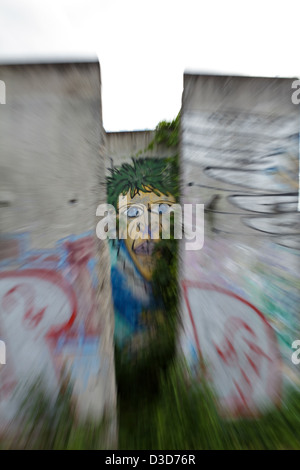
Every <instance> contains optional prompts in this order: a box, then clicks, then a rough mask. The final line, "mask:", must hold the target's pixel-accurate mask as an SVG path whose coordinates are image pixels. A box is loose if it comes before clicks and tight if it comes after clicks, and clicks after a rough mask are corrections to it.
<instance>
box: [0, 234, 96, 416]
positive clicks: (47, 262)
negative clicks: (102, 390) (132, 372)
mask: <svg viewBox="0 0 300 470" xmlns="http://www.w3.org/2000/svg"><path fill="white" fill-rule="evenodd" d="M8 240H12V242H13V243H14V244H16V243H17V241H18V240H19V242H20V243H19V247H18V250H16V251H15V252H17V253H18V255H19V256H18V257H17V258H13V257H12V256H11V252H8V257H7V259H5V257H4V255H3V256H2V269H3V270H2V271H0V334H1V338H3V339H4V340H5V344H6V347H7V363H6V365H5V366H1V369H0V409H1V416H5V417H6V418H7V420H8V421H9V420H10V419H12V418H13V416H14V413H15V412H16V410H17V406H18V405H17V400H14V399H12V396H13V394H14V393H15V392H17V390H18V388H19V387H22V386H24V385H25V384H27V385H32V383H33V382H34V381H35V380H36V379H37V378H39V377H40V376H41V375H42V376H43V378H44V380H45V381H46V383H47V388H48V390H50V391H51V393H53V394H57V392H58V390H59V386H58V384H59V379H61V378H62V377H63V376H62V374H64V378H66V377H68V379H71V382H72V385H74V387H75V388H76V391H77V392H78V393H80V392H81V391H85V390H86V389H87V388H88V387H89V386H93V384H94V382H95V378H97V376H98V374H99V371H100V351H99V345H100V336H101V325H100V320H99V315H98V313H97V308H96V287H97V275H96V271H95V266H96V265H95V249H96V247H95V240H94V238H93V234H92V233H90V232H89V233H86V234H82V235H80V236H70V237H67V238H65V239H63V240H59V241H58V242H57V244H56V247H55V248H54V249H52V250H39V251H33V250H30V249H29V246H28V242H29V237H28V235H27V234H23V236H18V237H16V236H11V237H10V235H9V234H6V235H5V236H4V237H1V239H0V246H1V243H2V241H4V242H5V244H6V245H7V243H8ZM2 412H3V414H2Z"/></svg>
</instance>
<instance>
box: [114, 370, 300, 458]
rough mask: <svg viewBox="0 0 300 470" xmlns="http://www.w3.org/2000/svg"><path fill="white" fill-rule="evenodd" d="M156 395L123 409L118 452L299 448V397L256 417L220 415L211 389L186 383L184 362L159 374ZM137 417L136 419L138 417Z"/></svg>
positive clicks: (291, 395)
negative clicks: (232, 418)
mask: <svg viewBox="0 0 300 470" xmlns="http://www.w3.org/2000/svg"><path fill="white" fill-rule="evenodd" d="M159 388H160V394H159V395H157V396H156V397H155V398H154V399H153V400H144V401H143V402H142V403H141V404H138V405H137V406H136V408H135V410H132V409H129V408H127V409H125V408H124V409H123V410H122V413H121V419H120V429H119V449H121V450H128V449H136V450H141V449H145V450H166V449H167V450H191V451H193V450H223V449H224V450H255V449H257V450H273V449H279V450H282V449H291V450H292V449H300V393H299V391H298V392H297V391H294V392H291V393H290V395H289V396H287V397H285V403H286V405H283V406H282V408H281V409H272V410H269V411H268V412H266V414H264V415H263V416H261V417H260V418H257V419H253V418H252V419H240V420H229V419H227V420H226V419H224V418H221V417H220V414H219V412H218V409H217V406H216V399H215V396H214V393H213V391H212V390H211V389H210V388H209V386H208V385H207V384H206V383H205V382H204V381H203V382H202V383H201V384H200V383H199V382H196V381H193V380H190V379H187V372H186V367H185V365H184V364H178V363H177V364H174V365H172V366H171V367H170V368H169V370H168V374H161V375H160V383H159ZM137 417H138V419H137Z"/></svg>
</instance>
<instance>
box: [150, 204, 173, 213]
mask: <svg viewBox="0 0 300 470" xmlns="http://www.w3.org/2000/svg"><path fill="white" fill-rule="evenodd" d="M169 209H170V206H169V204H158V206H157V207H153V209H152V212H154V213H155V214H166V213H167V212H169Z"/></svg>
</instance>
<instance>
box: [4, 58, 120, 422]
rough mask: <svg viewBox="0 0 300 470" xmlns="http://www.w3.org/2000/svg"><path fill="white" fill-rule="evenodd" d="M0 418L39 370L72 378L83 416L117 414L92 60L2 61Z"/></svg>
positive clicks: (53, 383)
mask: <svg viewBox="0 0 300 470" xmlns="http://www.w3.org/2000/svg"><path fill="white" fill-rule="evenodd" d="M0 78H1V80H3V81H4V82H5V84H6V104H5V105H1V106H0V150H1V152H0V339H1V340H2V341H4V342H5V345H6V364H5V365H0V422H1V426H2V425H4V424H5V423H7V422H9V421H10V420H12V419H13V418H14V416H15V412H16V410H17V409H18V406H19V402H20V399H22V398H23V397H24V394H25V393H26V387H27V386H30V385H32V384H34V382H35V380H36V379H37V378H38V377H39V376H40V375H41V374H42V376H43V380H44V384H45V388H46V391H47V392H48V393H49V395H50V396H54V397H55V396H56V395H57V393H58V391H59V384H60V383H61V382H60V381H61V378H62V376H63V377H68V378H69V379H70V380H71V382H72V383H73V385H74V399H76V404H77V412H78V413H79V415H80V416H81V417H86V416H93V417H95V418H101V416H102V415H103V412H104V411H105V410H106V411H112V410H114V406H115V399H116V394H115V377H114V355H113V315H112V304H111V291H110V272H109V252H108V247H107V246H106V244H105V243H104V242H103V241H100V240H98V238H97V237H96V232H95V228H96V208H97V206H98V204H100V203H102V202H105V201H106V193H105V190H104V189H103V184H102V185H101V182H102V183H103V182H104V179H105V175H104V152H103V145H104V131H103V127H102V110H101V87H100V68H99V64H98V63H97V62H95V63H66V64H53V65H52V64H49V65H48V64H44V65H38V64H36V65H11V66H1V67H0Z"/></svg>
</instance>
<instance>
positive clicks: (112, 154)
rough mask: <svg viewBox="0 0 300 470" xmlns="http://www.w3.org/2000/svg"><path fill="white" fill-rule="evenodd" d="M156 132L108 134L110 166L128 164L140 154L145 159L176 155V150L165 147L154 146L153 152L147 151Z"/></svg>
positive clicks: (107, 147)
mask: <svg viewBox="0 0 300 470" xmlns="http://www.w3.org/2000/svg"><path fill="white" fill-rule="evenodd" d="M154 134H155V132H154V131H147V130H145V131H132V132H129V131H124V132H107V133H106V144H105V150H106V156H107V159H106V161H107V162H108V166H109V167H111V166H112V165H114V166H117V165H120V164H122V163H128V162H130V161H131V158H132V157H134V156H136V155H137V154H139V156H141V157H144V158H148V157H151V158H165V157H169V156H172V155H173V154H174V149H173V150H172V149H171V148H169V149H168V148H166V147H165V146H162V145H160V146H156V147H155V146H154V148H153V150H147V151H145V149H146V148H147V147H148V145H149V144H150V142H151V141H152V140H153V138H154Z"/></svg>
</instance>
